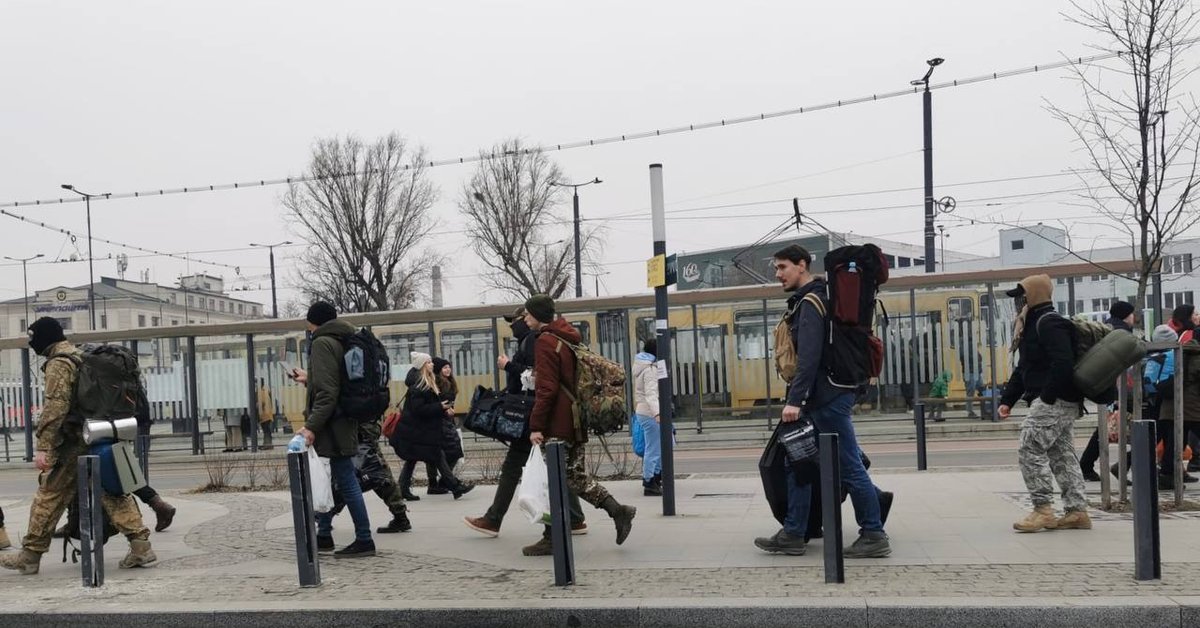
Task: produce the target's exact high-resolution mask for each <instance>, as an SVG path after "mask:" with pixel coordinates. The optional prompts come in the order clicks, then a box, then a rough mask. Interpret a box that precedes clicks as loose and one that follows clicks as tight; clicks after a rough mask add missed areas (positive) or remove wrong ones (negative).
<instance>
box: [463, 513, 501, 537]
mask: <svg viewBox="0 0 1200 628" xmlns="http://www.w3.org/2000/svg"><path fill="white" fill-rule="evenodd" d="M463 523H465V524H467V527H468V528H471V529H472V530H474V531H476V532H478V533H480V534H482V535H484V536H490V537H492V538H493V539H494V538H496V537H498V536H500V524H498V523H492V522H491V521H488V518H487V517H463Z"/></svg>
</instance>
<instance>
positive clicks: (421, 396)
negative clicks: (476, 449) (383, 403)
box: [391, 369, 448, 462]
mask: <svg viewBox="0 0 1200 628" xmlns="http://www.w3.org/2000/svg"><path fill="white" fill-rule="evenodd" d="M404 385H405V386H407V387H408V393H407V394H405V396H404V410H403V412H402V413H401V417H400V423H399V424H398V425H397V426H396V431H395V433H394V434H393V435H392V439H391V444H392V447H393V448H394V449H395V450H396V455H397V456H399V457H400V458H402V459H404V460H417V461H421V462H434V461H436V460H437V459H438V457H439V455H440V454H441V452H442V451H443V448H444V446H445V442H446V432H445V426H444V425H443V424H444V423H447V422H448V421H447V420H446V410H445V408H444V407H442V400H441V399H439V398H438V394H437V393H435V392H434V391H432V390H430V389H428V388H425V387H424V385H423V384H422V383H421V374H420V373H419V372H418V371H417V370H416V369H409V370H408V375H407V376H406V377H405V378H404Z"/></svg>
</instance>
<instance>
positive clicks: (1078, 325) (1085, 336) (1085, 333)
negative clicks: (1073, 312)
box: [1037, 312, 1113, 361]
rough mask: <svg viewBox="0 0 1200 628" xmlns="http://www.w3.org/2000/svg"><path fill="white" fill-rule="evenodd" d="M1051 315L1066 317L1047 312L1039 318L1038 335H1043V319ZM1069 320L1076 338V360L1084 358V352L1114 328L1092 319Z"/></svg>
mask: <svg viewBox="0 0 1200 628" xmlns="http://www.w3.org/2000/svg"><path fill="white" fill-rule="evenodd" d="M1050 316H1057V317H1059V318H1065V317H1064V316H1063V315H1062V314H1059V313H1058V312H1047V313H1046V314H1045V315H1043V316H1042V317H1041V318H1039V319H1038V322H1037V327H1038V335H1041V333H1042V329H1041V327H1042V321H1044V320H1046V319H1047V318H1048V317H1050ZM1067 321H1068V322H1070V323H1071V325H1072V327H1073V328H1074V334H1073V338H1074V340H1075V360H1076V361H1078V360H1079V358H1082V357H1083V354H1085V353H1087V352H1088V349H1091V348H1092V347H1094V346H1096V343H1098V342H1100V341H1101V340H1103V339H1104V337H1105V336H1107V335H1108V332H1110V331H1112V330H1113V328H1112V327H1109V326H1108V325H1105V324H1104V323H1097V322H1096V321H1091V320H1081V319H1077V318H1070V319H1067Z"/></svg>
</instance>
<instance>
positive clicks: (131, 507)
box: [0, 317, 158, 575]
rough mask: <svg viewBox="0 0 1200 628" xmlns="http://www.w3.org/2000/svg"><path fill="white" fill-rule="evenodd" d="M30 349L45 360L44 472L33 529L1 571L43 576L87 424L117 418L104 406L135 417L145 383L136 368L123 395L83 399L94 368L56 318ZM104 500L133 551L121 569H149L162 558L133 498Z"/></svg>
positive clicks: (43, 322)
mask: <svg viewBox="0 0 1200 628" xmlns="http://www.w3.org/2000/svg"><path fill="white" fill-rule="evenodd" d="M29 347H30V348H31V349H33V350H34V351H35V352H36V353H37V354H38V355H41V356H44V357H45V358H46V363H45V364H44V365H43V366H42V370H43V372H44V373H45V376H46V380H45V385H46V401H45V404H44V405H43V407H42V414H41V416H40V417H39V419H38V425H37V447H36V449H37V453H36V454H35V455H34V466H36V467H37V469H38V470H39V471H41V472H42V473H41V475H40V476H38V490H37V493H36V494H35V495H34V497H33V504H32V505H31V506H30V508H29V528H28V533H27V534H26V535H25V540H24V542H23V546H22V550H21V552H20V553H18V554H9V555H6V556H4V557H3V558H0V567H4V568H5V569H13V570H16V571H18V572H20V573H21V574H23V575H33V574H36V573H37V572H38V569H39V568H40V565H41V561H42V554H45V553H46V552H47V551H48V550H49V549H50V539H51V537H52V535H53V534H54V525H55V524H56V523H58V519H59V517H61V516H62V514H63V511H64V510H66V508H67V504H68V503H69V502H71V501H73V500H74V499H75V496H76V494H77V491H78V464H77V461H78V459H79V456H82V455H85V454H86V453H87V451H88V446H87V445H86V444H85V443H84V441H83V423H84V420H85V419H88V418H105V419H111V418H116V417H113V416H108V415H110V414H112V412H109V411H106V410H105V408H103V407H102V406H104V405H117V404H122V405H127V406H128V409H129V411H130V414H132V412H133V406H134V400H133V399H132V398H131V395H132V393H133V391H134V390H135V388H136V387H137V386H138V385H140V384H139V383H138V382H137V376H138V373H137V369H136V368H133V369H132V372H131V373H129V374H128V377H126V378H125V379H126V381H124V382H120V383H121V384H122V385H121V387H120V388H121V390H120V391H119V395H117V396H110V397H108V398H106V399H103V400H101V399H81V398H80V396H79V394H80V387H79V386H77V382H78V380H79V379H80V375H81V373H82V374H84V375H88V376H89V377H90V375H91V373H83V371H84V370H85V369H87V368H90V367H89V365H88V364H87V363H86V362H85V360H84V357H83V352H82V351H80V350H79V349H78V348H77V347H75V345H73V344H71V343H70V342H67V339H66V336H64V335H63V328H62V325H61V324H59V322H58V321H57V320H55V319H53V318H49V317H42V318H40V319H38V320H37V321H35V322H34V323H33V325H30V327H29ZM89 394H90V393H89ZM109 402H111V404H110V403H109ZM85 406H86V407H87V409H88V410H90V411H91V412H87V414H88V415H92V414H98V415H104V416H84V415H83V413H84V412H85V410H84V407H85ZM100 502H101V504H103V507H104V511H105V512H106V513H107V514H108V519H109V521H111V522H112V524H113V525H114V526H115V527H116V528H117V530H119V531H120V532H121V533H122V534H124V535H125V537H126V538H127V539H129V553H128V554H126V555H125V558H123V559H121V562H120V565H119V566H120V567H121V568H122V569H129V568H133V567H144V566H146V565H149V564H151V563H154V562H155V561H156V560H158V558H157V557H156V556H155V554H154V550H152V549H151V548H150V530H149V529H147V528H146V526H145V524H143V523H142V515H141V513H140V512H138V508H137V505H136V504H134V502H133V498H132V497H131V496H129V495H122V496H115V495H110V494H108V493H105V494H103V495H101V497H100Z"/></svg>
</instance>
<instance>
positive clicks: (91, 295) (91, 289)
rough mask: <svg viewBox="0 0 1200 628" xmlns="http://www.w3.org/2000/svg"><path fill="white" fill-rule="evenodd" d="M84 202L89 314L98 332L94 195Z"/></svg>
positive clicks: (93, 326) (86, 196)
mask: <svg viewBox="0 0 1200 628" xmlns="http://www.w3.org/2000/svg"><path fill="white" fill-rule="evenodd" d="M83 202H84V204H85V205H86V206H87V230H88V312H89V313H90V314H91V319H92V331H96V275H95V271H94V269H93V266H92V195H91V194H84V195H83Z"/></svg>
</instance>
